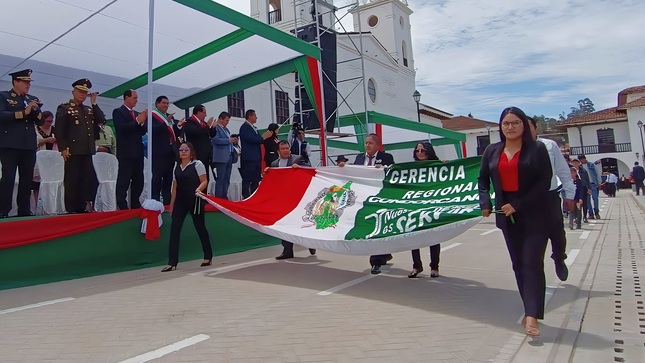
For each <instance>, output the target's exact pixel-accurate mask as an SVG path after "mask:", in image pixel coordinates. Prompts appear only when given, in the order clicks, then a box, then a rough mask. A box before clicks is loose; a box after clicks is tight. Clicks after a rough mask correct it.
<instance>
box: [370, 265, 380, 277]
mask: <svg viewBox="0 0 645 363" xmlns="http://www.w3.org/2000/svg"><path fill="white" fill-rule="evenodd" d="M370 273H371V274H372V275H378V274H380V273H381V266H377V265H374V266H372V271H370Z"/></svg>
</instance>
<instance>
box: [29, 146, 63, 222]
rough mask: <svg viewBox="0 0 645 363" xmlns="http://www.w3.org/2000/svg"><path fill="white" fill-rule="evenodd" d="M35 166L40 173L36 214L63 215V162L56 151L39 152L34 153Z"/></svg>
mask: <svg viewBox="0 0 645 363" xmlns="http://www.w3.org/2000/svg"><path fill="white" fill-rule="evenodd" d="M36 164H38V171H39V172H40V189H39V190H38V203H37V205H36V214H38V215H43V214H61V213H65V188H64V187H63V180H64V179H65V160H63V157H62V156H61V155H60V152H58V151H54V150H41V151H39V152H37V153H36Z"/></svg>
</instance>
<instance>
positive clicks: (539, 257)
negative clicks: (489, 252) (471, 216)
mask: <svg viewBox="0 0 645 363" xmlns="http://www.w3.org/2000/svg"><path fill="white" fill-rule="evenodd" d="M514 199H515V198H512V197H509V196H507V195H506V193H505V195H504V200H505V201H509V202H510V203H511V204H512V201H513V200H514ZM513 216H514V219H515V223H511V221H510V218H507V220H506V223H504V224H501V225H498V227H500V228H501V230H502V233H503V234H504V240H505V241H506V248H507V249H508V253H509V255H510V256H511V262H512V263H513V271H514V272H515V281H516V282H517V288H518V290H519V292H520V296H521V297H522V302H523V304H524V314H525V315H526V316H531V317H534V318H536V319H544V296H545V295H546V277H545V276H544V253H545V251H546V244H547V235H548V232H549V231H548V229H546V228H544V227H543V225H544V223H545V222H547V223H548V221H547V220H546V218H548V217H545V218H544V219H542V218H540V217H539V216H535V215H532V216H531V217H528V216H526V215H524V214H523V213H520V212H518V213H515V214H514V215H513Z"/></svg>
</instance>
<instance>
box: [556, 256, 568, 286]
mask: <svg viewBox="0 0 645 363" xmlns="http://www.w3.org/2000/svg"><path fill="white" fill-rule="evenodd" d="M555 274H556V275H558V278H559V279H560V281H567V278H569V268H568V267H567V264H566V263H564V260H558V261H555Z"/></svg>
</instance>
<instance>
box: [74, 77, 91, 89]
mask: <svg viewBox="0 0 645 363" xmlns="http://www.w3.org/2000/svg"><path fill="white" fill-rule="evenodd" d="M72 87H74V88H78V89H79V90H81V91H85V92H87V91H89V90H90V88H92V82H90V80H89V79H87V78H82V79H79V80H78V81H76V82H74V83H72Z"/></svg>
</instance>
